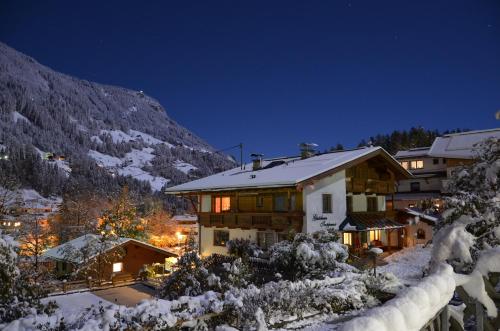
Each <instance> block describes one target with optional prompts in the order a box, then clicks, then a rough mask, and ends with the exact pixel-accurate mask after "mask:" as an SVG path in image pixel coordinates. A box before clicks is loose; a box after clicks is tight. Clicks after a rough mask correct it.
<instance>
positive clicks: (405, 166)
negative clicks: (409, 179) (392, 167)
mask: <svg viewBox="0 0 500 331" xmlns="http://www.w3.org/2000/svg"><path fill="white" fill-rule="evenodd" d="M401 166H402V167H403V168H405V169H406V170H408V161H403V162H401Z"/></svg>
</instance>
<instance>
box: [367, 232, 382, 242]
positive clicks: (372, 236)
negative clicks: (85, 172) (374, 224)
mask: <svg viewBox="0 0 500 331" xmlns="http://www.w3.org/2000/svg"><path fill="white" fill-rule="evenodd" d="M380 234H381V231H380V230H371V231H370V241H374V240H380Z"/></svg>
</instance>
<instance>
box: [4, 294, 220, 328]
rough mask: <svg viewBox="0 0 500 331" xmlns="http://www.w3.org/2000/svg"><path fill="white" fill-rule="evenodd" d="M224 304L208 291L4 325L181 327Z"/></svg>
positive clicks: (17, 326)
mask: <svg viewBox="0 0 500 331" xmlns="http://www.w3.org/2000/svg"><path fill="white" fill-rule="evenodd" d="M223 308H224V302H223V301H222V300H221V299H220V295H219V294H217V293H214V292H211V291H208V292H205V293H203V294H202V295H199V296H195V297H188V296H183V297H180V298H178V299H177V300H172V301H167V300H162V299H156V300H144V301H142V302H140V303H139V304H138V305H136V306H135V307H126V306H118V305H108V306H103V305H102V304H100V305H98V306H94V305H92V306H91V307H89V308H88V309H87V310H85V311H84V312H82V313H80V314H66V315H64V314H63V313H62V312H61V311H57V312H56V313H55V314H54V315H51V316H48V315H46V314H35V312H33V313H32V314H31V315H28V316H26V317H24V318H21V319H18V320H16V321H13V322H11V323H9V324H6V325H1V324H0V326H1V327H2V330H5V331H28V330H30V331H31V330H44V331H66V330H68V331H69V330H80V331H90V330H116V331H118V330H127V331H128V330H179V329H180V328H181V326H183V325H186V326H187V325H196V324H197V321H196V318H198V317H200V316H203V315H206V314H211V313H214V314H218V313H221V312H222V310H223ZM200 324H202V323H200ZM200 330H203V329H200Z"/></svg>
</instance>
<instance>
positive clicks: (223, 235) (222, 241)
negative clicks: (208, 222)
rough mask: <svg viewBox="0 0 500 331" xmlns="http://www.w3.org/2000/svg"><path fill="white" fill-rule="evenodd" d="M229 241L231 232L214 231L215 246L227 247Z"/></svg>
mask: <svg viewBox="0 0 500 331" xmlns="http://www.w3.org/2000/svg"><path fill="white" fill-rule="evenodd" d="M228 241H229V231H221V230H215V231H214V246H223V247H225V246H226V243H227V242H228Z"/></svg>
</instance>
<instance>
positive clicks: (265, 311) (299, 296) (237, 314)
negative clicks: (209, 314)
mask: <svg viewBox="0 0 500 331" xmlns="http://www.w3.org/2000/svg"><path fill="white" fill-rule="evenodd" d="M224 297H225V304H226V308H227V311H228V313H229V315H230V316H229V317H228V322H230V323H232V325H233V326H236V327H237V328H243V329H247V328H249V327H252V326H254V325H253V324H254V323H255V316H256V315H260V316H261V317H262V318H263V319H264V320H265V321H266V324H267V325H276V324H279V323H282V322H284V321H287V320H293V319H301V318H303V317H305V316H309V315H314V314H316V313H320V312H323V313H341V312H345V311H348V310H353V309H359V308H362V307H365V306H373V305H375V304H376V303H377V300H376V299H375V298H374V297H372V296H371V295H369V294H368V291H367V289H366V286H365V284H364V283H363V282H362V280H361V275H360V274H353V273H346V274H345V275H344V276H342V277H334V278H331V277H326V278H324V279H321V280H309V279H306V280H299V281H295V282H291V281H279V282H269V283H267V284H265V285H263V286H262V287H260V288H257V287H255V286H253V285H251V286H249V287H248V288H244V289H239V288H233V289H231V290H229V291H227V292H226V293H225V295H224ZM259 310H260V313H259Z"/></svg>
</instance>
